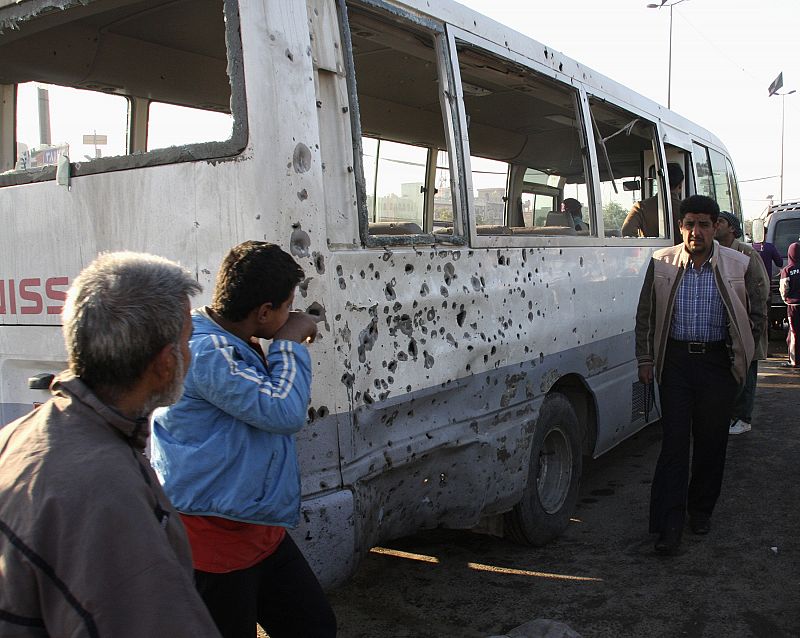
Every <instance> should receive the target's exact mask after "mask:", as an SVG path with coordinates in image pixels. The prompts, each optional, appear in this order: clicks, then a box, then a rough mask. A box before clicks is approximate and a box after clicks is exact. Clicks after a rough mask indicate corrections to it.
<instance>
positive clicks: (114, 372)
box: [0, 252, 219, 638]
mask: <svg viewBox="0 0 800 638" xmlns="http://www.w3.org/2000/svg"><path fill="white" fill-rule="evenodd" d="M200 289H201V288H200V285H199V284H198V283H197V282H196V281H195V280H194V278H193V277H192V276H191V275H190V274H189V273H188V272H187V271H186V270H184V269H183V268H181V267H180V266H178V265H177V264H175V263H173V262H171V261H168V260H166V259H163V258H160V257H155V256H153V255H146V254H137V253H128V252H123V253H109V254H105V255H101V256H100V257H98V258H97V259H96V260H95V261H94V262H93V263H91V264H90V265H89V266H88V267H87V268H86V269H85V270H84V271H83V272H81V274H80V275H79V276H78V277H77V278H76V279H75V281H74V282H73V284H72V287H71V288H70V291H69V294H68V296H67V301H66V304H65V307H64V313H63V333H64V340H65V342H66V349H67V354H68V358H69V370H68V371H65V372H63V373H61V374H60V375H58V376H57V377H56V379H55V381H54V382H53V384H52V386H51V391H52V393H53V397H52V398H51V399H50V400H49V401H47V402H46V403H45V404H44V405H42V406H40V407H39V408H37V409H35V410H34V411H33V412H31V413H30V414H28V415H27V416H24V417H22V418H20V419H18V420H17V421H15V422H13V423H11V424H9V425H8V426H6V427H5V428H3V429H2V430H0V556H2V561H0V635H14V636H44V635H49V636H114V638H124V637H128V636H130V637H131V638H133V637H142V636H170V638H177V637H180V636H186V637H189V636H192V637H193V638H197V637H199V636H215V637H216V636H218V635H219V634H218V633H217V630H216V627H215V625H214V622H213V621H212V620H211V617H210V616H209V614H208V612H207V610H206V607H205V605H204V604H203V601H202V600H201V599H200V597H199V596H198V594H197V593H196V590H195V587H194V584H193V581H192V561H191V555H190V550H189V545H188V542H187V540H186V534H185V531H184V528H183V525H182V524H181V522H180V517H179V516H178V514H177V512H175V510H174V509H173V507H172V505H171V504H170V503H169V501H168V499H167V497H166V496H165V495H164V492H163V491H162V489H161V486H160V485H159V482H158V479H157V478H156V476H155V474H154V473H153V470H152V469H151V468H150V464H149V463H148V461H147V459H146V458H145V456H144V454H143V451H144V446H145V442H146V440H147V436H148V434H149V424H148V417H149V415H150V413H151V412H152V410H153V409H155V408H156V407H157V406H163V405H168V404H170V403H172V402H173V401H175V400H176V399H178V398H179V397H180V396H181V392H182V388H183V377H184V374H185V372H186V368H187V366H188V364H189V351H188V339H189V336H190V334H191V331H192V324H191V319H190V316H189V307H190V304H189V298H190V296H194V295H195V294H196V293H198V292H199V291H200Z"/></svg>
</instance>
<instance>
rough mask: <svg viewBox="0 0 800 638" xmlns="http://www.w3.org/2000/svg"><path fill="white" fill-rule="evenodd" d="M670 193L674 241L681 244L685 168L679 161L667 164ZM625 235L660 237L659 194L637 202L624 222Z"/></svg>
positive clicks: (623, 234)
mask: <svg viewBox="0 0 800 638" xmlns="http://www.w3.org/2000/svg"><path fill="white" fill-rule="evenodd" d="M667 178H668V179H669V194H670V199H671V200H672V234H673V238H672V239H673V241H674V243H675V244H676V245H677V244H680V243H681V242H682V240H681V229H680V225H679V222H678V210H679V208H680V205H681V199H680V194H681V187H682V186H683V169H681V165H680V164H678V163H677V162H669V163H668V164H667ZM621 232H622V236H623V237H659V236H660V233H659V228H658V195H657V194H656V195H653V196H652V197H648V198H647V199H643V200H642V201H640V202H636V203H635V204H634V205H633V208H631V211H630V212H629V213H628V216H627V217H626V218H625V221H624V222H622V230H621Z"/></svg>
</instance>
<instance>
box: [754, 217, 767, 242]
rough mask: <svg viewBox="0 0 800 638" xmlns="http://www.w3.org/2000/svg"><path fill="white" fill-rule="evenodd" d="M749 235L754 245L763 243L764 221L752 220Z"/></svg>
mask: <svg viewBox="0 0 800 638" xmlns="http://www.w3.org/2000/svg"><path fill="white" fill-rule="evenodd" d="M751 235H752V237H753V243H754V244H760V243H761V242H762V241H764V220H763V219H754V220H753V228H752V230H751Z"/></svg>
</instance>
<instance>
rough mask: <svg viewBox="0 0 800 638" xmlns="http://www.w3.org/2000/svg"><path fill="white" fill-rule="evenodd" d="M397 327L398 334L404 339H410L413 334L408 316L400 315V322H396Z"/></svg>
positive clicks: (412, 325) (411, 323) (412, 326)
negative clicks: (404, 337) (401, 334)
mask: <svg viewBox="0 0 800 638" xmlns="http://www.w3.org/2000/svg"><path fill="white" fill-rule="evenodd" d="M397 327H398V328H400V332H402V333H403V334H404V335H405V336H406V337H410V336H411V335H412V334H413V332H414V323H413V322H412V321H411V317H409V316H408V315H402V316H401V317H400V320H399V321H398V322H397Z"/></svg>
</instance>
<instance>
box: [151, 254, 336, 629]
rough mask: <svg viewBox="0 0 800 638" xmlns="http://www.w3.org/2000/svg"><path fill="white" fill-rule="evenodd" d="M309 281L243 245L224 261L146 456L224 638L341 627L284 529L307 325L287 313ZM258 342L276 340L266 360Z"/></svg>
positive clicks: (289, 512)
mask: <svg viewBox="0 0 800 638" xmlns="http://www.w3.org/2000/svg"><path fill="white" fill-rule="evenodd" d="M303 277H304V274H303V270H302V269H301V268H300V266H298V265H297V263H296V262H295V261H294V259H292V257H291V256H290V255H288V254H287V253H286V252H284V251H283V250H281V249H280V248H279V247H278V246H275V245H273V244H269V243H266V242H256V241H247V242H244V243H243V244H240V245H238V246H236V247H234V248H233V249H232V250H231V251H230V252H229V253H228V255H227V256H226V257H225V260H224V261H223V262H222V266H221V267H220V271H219V273H218V275H217V281H216V287H215V290H214V298H213V302H212V304H211V306H209V307H205V308H200V309H198V310H195V311H194V312H193V313H192V323H193V332H192V338H191V340H190V341H189V348H190V350H191V357H192V361H191V366H190V368H189V373H188V375H187V377H186V380H185V382H184V388H183V396H182V397H181V399H180V401H178V402H177V403H176V404H175V405H173V406H171V407H169V408H167V409H164V410H161V411H158V412H157V413H156V414H155V415H154V419H153V444H152V458H151V461H152V463H153V467H154V468H155V470H156V472H157V473H158V476H159V478H160V480H161V482H162V483H163V484H164V491H165V492H166V493H167V496H169V498H170V500H171V501H172V503H173V504H174V505H175V508H176V509H177V510H178V511H179V512H180V514H181V519H182V520H183V523H184V526H185V527H186V531H187V534H188V536H189V542H190V544H191V546H192V554H193V561H194V567H195V580H196V584H197V588H198V590H199V591H200V595H201V596H202V597H203V600H204V601H205V603H206V605H207V606H208V608H209V610H210V612H211V615H212V617H213V618H214V621H215V622H216V623H217V627H218V628H219V630H220V632H221V633H222V635H223V636H224V637H225V638H240V637H242V638H243V637H247V638H252V637H253V636H254V635H255V624H256V622H258V623H259V624H260V625H261V626H262V627H263V628H264V629H265V630H266V631H267V633H269V635H270V636H271V638H297V637H299V636H303V637H306V638H328V637H330V636H335V635H336V619H335V617H334V615H333V611H332V610H331V608H330V605H329V604H328V602H327V600H326V598H325V595H324V593H323V591H322V588H321V587H320V585H319V582H318V581H317V578H316V576H315V575H314V572H313V571H312V570H311V568H310V567H309V565H308V563H307V562H306V560H305V558H304V557H303V555H302V553H301V552H300V550H299V549H298V548H297V546H296V545H295V544H294V542H293V541H292V538H291V537H290V536H289V535H288V534H287V533H286V528H287V527H295V526H296V525H297V523H298V520H299V515H300V473H299V468H298V464H297V454H296V450H295V441H294V434H295V433H296V432H298V431H299V430H300V428H301V427H302V426H303V424H304V423H305V419H306V413H307V409H308V403H309V399H310V393H311V361H310V357H309V354H308V350H307V348H306V346H305V345H304V344H305V343H307V342H311V341H313V339H314V337H315V336H316V333H317V328H316V323H315V321H314V319H313V318H312V317H311V316H309V315H307V314H305V313H302V312H292V311H291V307H292V303H293V301H294V291H295V288H296V287H297V284H298V283H300V281H302V279H303ZM259 339H271V340H272V343H271V344H270V346H269V350H268V352H267V354H266V356H265V355H264V352H263V351H262V349H261V346H260V345H259V341H258V340H259Z"/></svg>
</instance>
